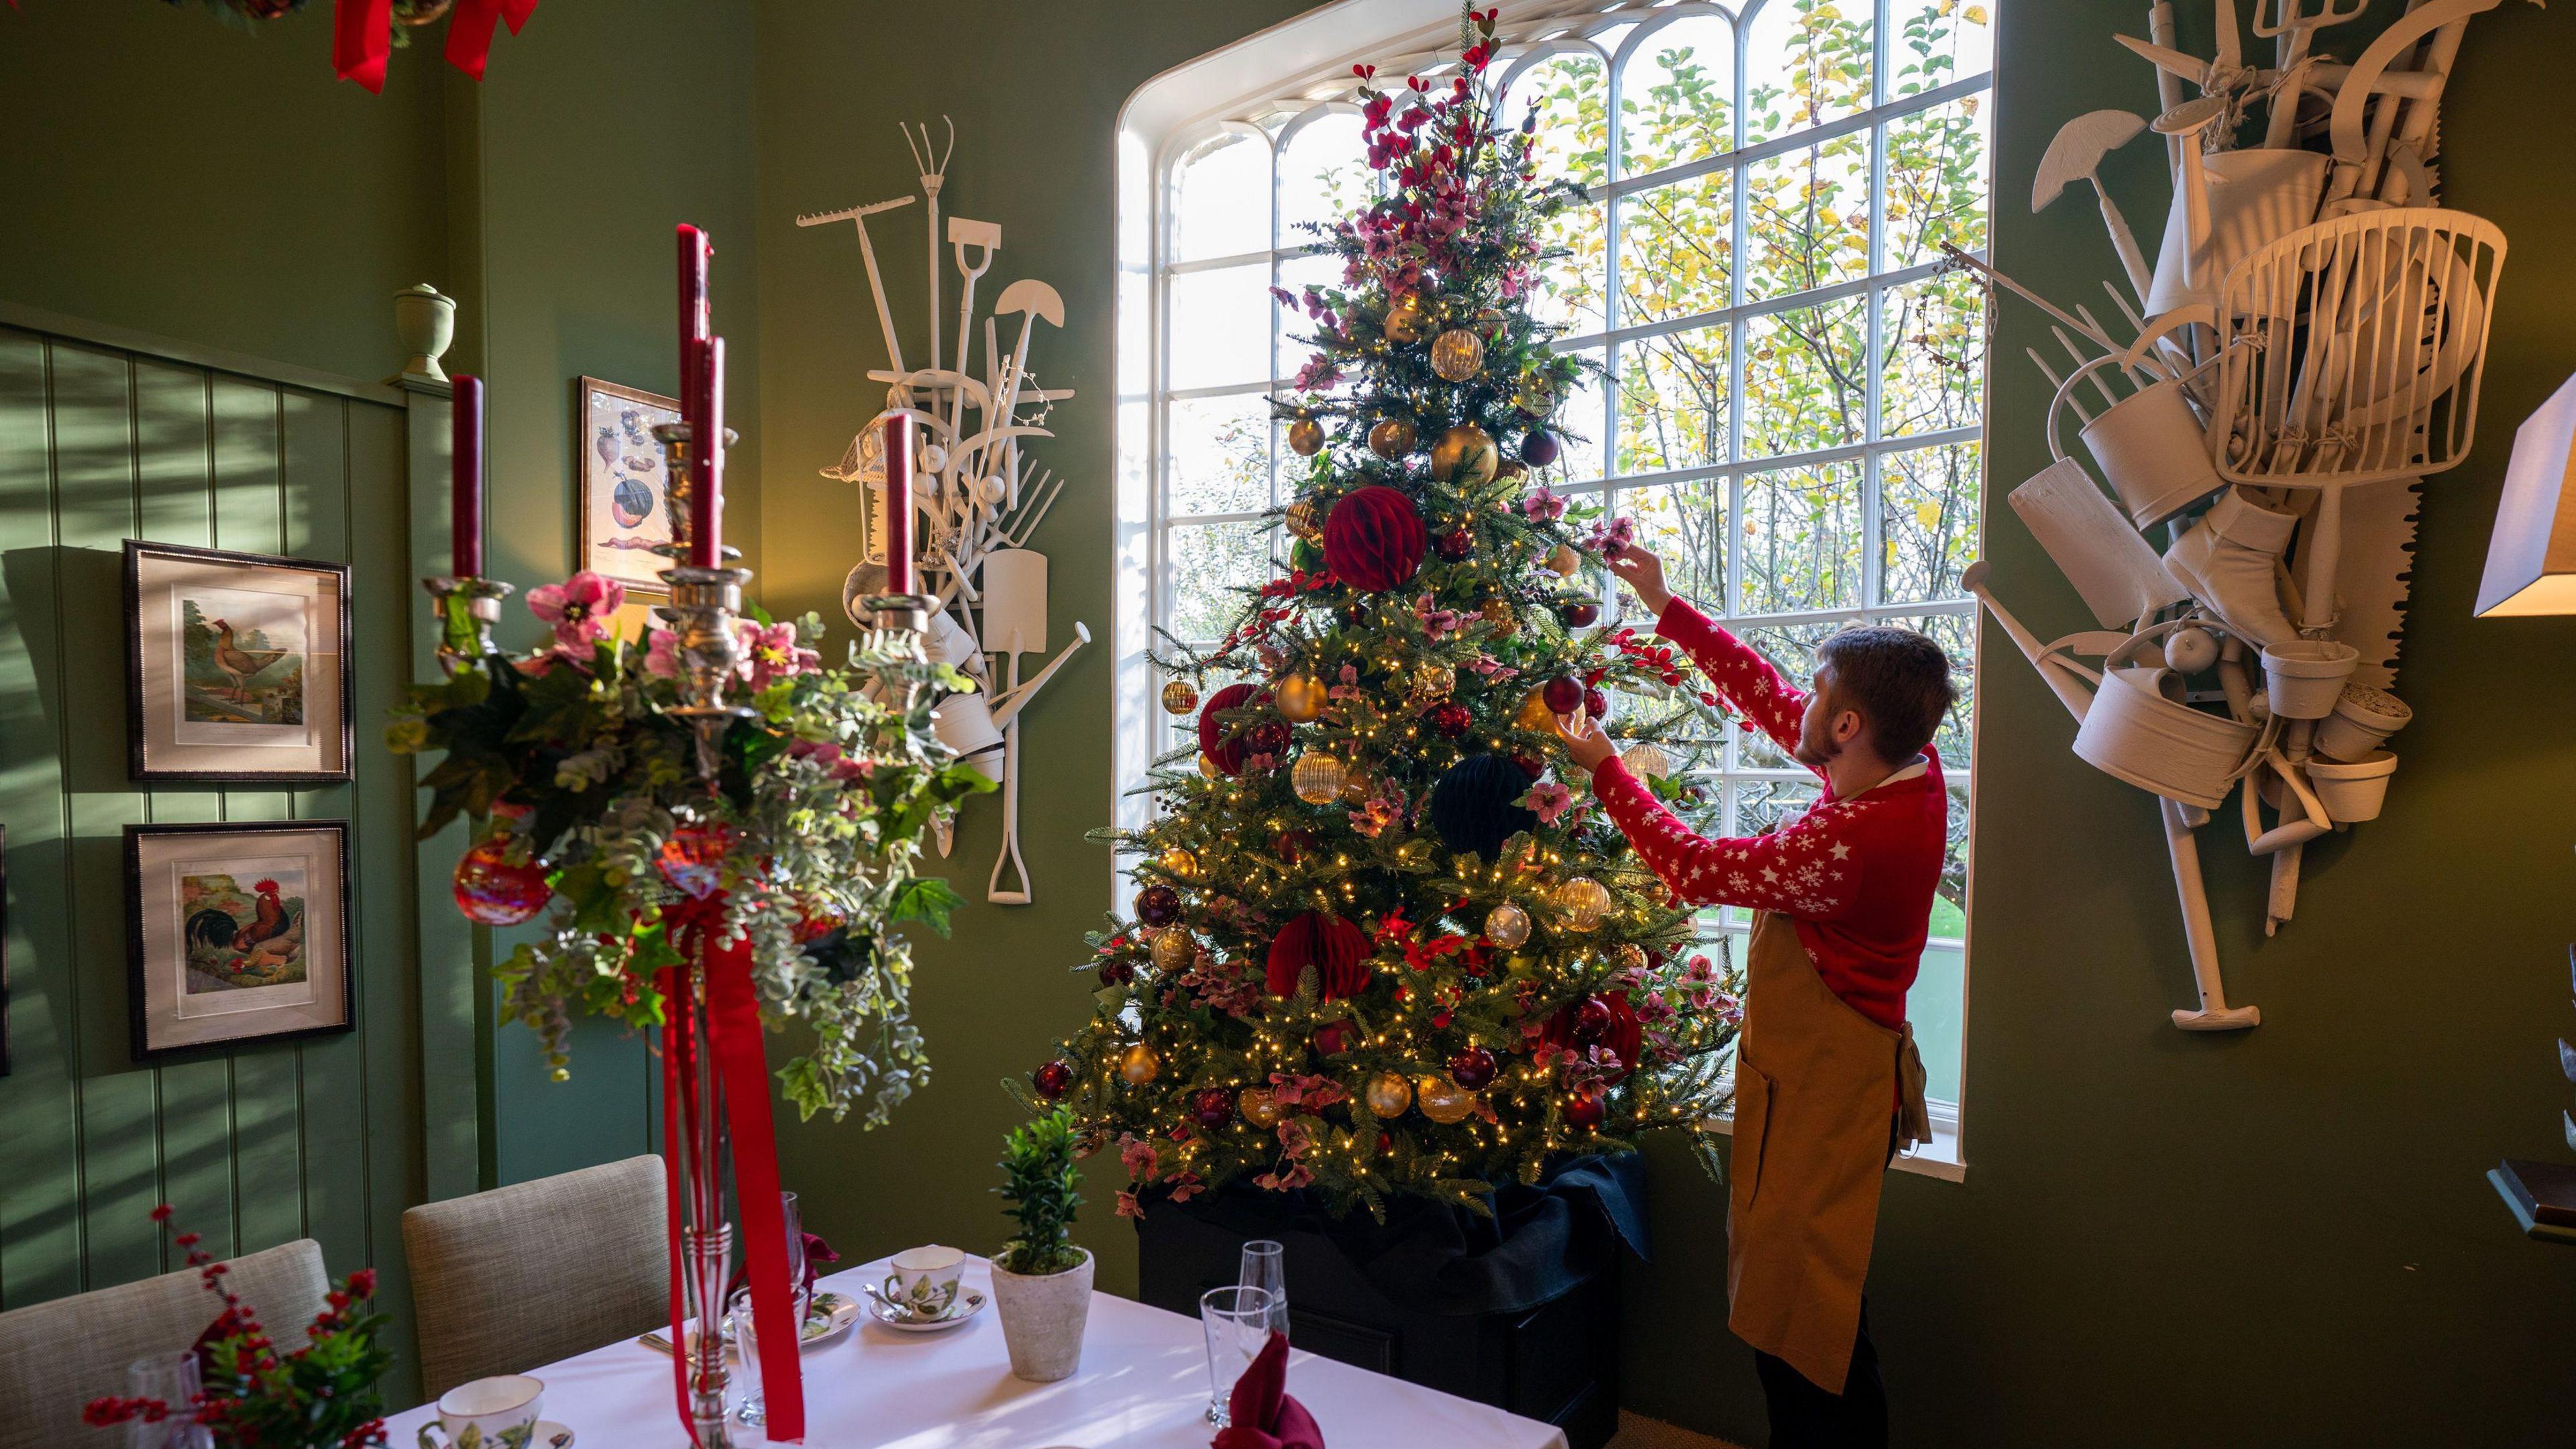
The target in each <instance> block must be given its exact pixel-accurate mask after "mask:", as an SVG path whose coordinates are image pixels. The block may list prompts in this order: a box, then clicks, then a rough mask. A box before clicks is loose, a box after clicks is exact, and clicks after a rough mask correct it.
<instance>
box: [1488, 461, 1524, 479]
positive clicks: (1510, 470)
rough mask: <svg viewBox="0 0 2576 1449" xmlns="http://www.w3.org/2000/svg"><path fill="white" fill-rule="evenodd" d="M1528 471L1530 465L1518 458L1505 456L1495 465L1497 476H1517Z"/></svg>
mask: <svg viewBox="0 0 2576 1449" xmlns="http://www.w3.org/2000/svg"><path fill="white" fill-rule="evenodd" d="M1528 471H1529V465H1528V464H1527V463H1524V462H1522V461H1521V460H1520V459H1518V458H1505V459H1504V460H1503V461H1501V462H1499V463H1496V464H1495V465H1494V476H1495V477H1497V478H1517V477H1519V476H1521V475H1522V474H1523V473H1526V472H1528Z"/></svg>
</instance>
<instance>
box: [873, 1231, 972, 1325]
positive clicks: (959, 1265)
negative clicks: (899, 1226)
mask: <svg viewBox="0 0 2576 1449" xmlns="http://www.w3.org/2000/svg"><path fill="white" fill-rule="evenodd" d="M888 1266H889V1267H890V1268H892V1269H893V1271H892V1272H889V1273H887V1274H886V1277H885V1283H884V1285H883V1286H881V1287H880V1288H878V1289H877V1291H878V1292H879V1293H880V1294H882V1295H884V1297H885V1300H886V1302H888V1303H890V1304H892V1305H893V1306H895V1307H897V1308H900V1309H903V1310H905V1311H906V1312H909V1313H911V1314H913V1315H915V1316H916V1317H921V1318H943V1317H946V1316H947V1313H948V1310H949V1309H951V1308H954V1307H956V1306H957V1280H958V1278H959V1277H960V1276H961V1275H963V1274H964V1273H965V1271H966V1252H965V1250H964V1249H962V1248H945V1247H941V1246H940V1245H939V1244H937V1243H932V1244H930V1245H929V1246H927V1247H921V1248H907V1249H905V1250H904V1251H903V1252H901V1253H898V1254H896V1255H895V1258H894V1261H893V1262H892V1263H891V1264H889V1265H888Z"/></svg>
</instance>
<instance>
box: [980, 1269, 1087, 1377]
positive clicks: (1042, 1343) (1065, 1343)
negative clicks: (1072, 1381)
mask: <svg viewBox="0 0 2576 1449" xmlns="http://www.w3.org/2000/svg"><path fill="white" fill-rule="evenodd" d="M1079 1251H1080V1252H1081V1253H1082V1261H1081V1262H1080V1263H1078V1264H1076V1265H1075V1266H1073V1267H1071V1268H1067V1269H1066V1270H1064V1271H1063V1272H1061V1273H1049V1274H1047V1275H1045V1276H1044V1277H1037V1278H1029V1277H1023V1276H1021V1275H1020V1274H1017V1273H1014V1272H1012V1271H1011V1270H1010V1269H1008V1268H1005V1267H1003V1266H1002V1265H1001V1264H1000V1263H999V1262H996V1263H995V1264H993V1307H994V1309H995V1310H996V1311H998V1312H999V1313H1000V1314H1001V1315H1002V1342H1003V1343H1004V1344H1005V1345H1006V1346H1007V1347H1008V1348H1009V1349H1010V1351H1011V1376H1012V1377H1014V1378H1019V1379H1025V1380H1027V1381H1028V1382H1030V1383H1033V1384H1051V1383H1054V1382H1055V1381H1056V1380H1058V1379H1066V1378H1071V1377H1073V1373H1074V1370H1076V1369H1078V1368H1081V1367H1082V1329H1083V1325H1084V1324H1086V1323H1088V1322H1089V1321H1090V1319H1091V1269H1092V1258H1091V1250H1090V1249H1089V1248H1084V1249H1081V1250H1079Z"/></svg>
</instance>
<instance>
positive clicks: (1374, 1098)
mask: <svg viewBox="0 0 2576 1449" xmlns="http://www.w3.org/2000/svg"><path fill="white" fill-rule="evenodd" d="M1361 1096H1362V1097H1364V1098H1365V1099H1366V1100H1367V1102H1368V1109H1369V1112H1370V1114H1371V1115H1372V1116H1376V1117H1379V1118H1381V1119H1383V1118H1387V1117H1401V1116H1403V1115H1404V1112H1405V1109H1406V1108H1408V1107H1410V1106H1412V1105H1413V1084H1412V1083H1411V1082H1408V1081H1406V1080H1405V1079H1404V1073H1402V1072H1380V1073H1378V1074H1377V1075H1376V1076H1374V1077H1371V1078H1369V1079H1368V1085H1367V1086H1366V1087H1364V1088H1362V1089H1361Z"/></svg>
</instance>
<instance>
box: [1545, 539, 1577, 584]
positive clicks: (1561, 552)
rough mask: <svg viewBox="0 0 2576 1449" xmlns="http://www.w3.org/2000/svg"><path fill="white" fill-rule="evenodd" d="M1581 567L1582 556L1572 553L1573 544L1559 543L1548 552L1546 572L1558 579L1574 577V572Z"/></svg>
mask: <svg viewBox="0 0 2576 1449" xmlns="http://www.w3.org/2000/svg"><path fill="white" fill-rule="evenodd" d="M1582 567H1583V555H1581V554H1579V553H1576V552H1575V551H1574V545H1573V544H1570V543H1560V544H1558V545H1557V546H1556V547H1554V548H1552V549H1549V550H1548V554H1547V571H1548V572H1549V573H1552V574H1554V575H1556V576H1557V577H1558V578H1560V579H1570V578H1572V577H1574V575H1575V571H1576V570H1578V569H1580V568H1582Z"/></svg>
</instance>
